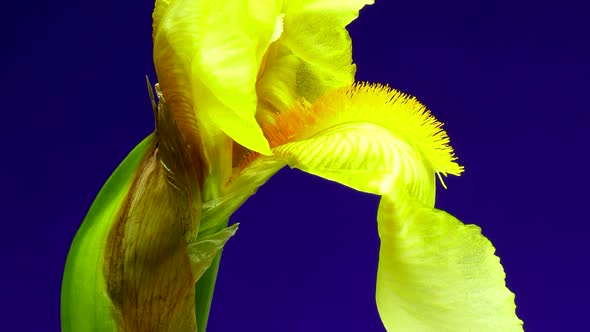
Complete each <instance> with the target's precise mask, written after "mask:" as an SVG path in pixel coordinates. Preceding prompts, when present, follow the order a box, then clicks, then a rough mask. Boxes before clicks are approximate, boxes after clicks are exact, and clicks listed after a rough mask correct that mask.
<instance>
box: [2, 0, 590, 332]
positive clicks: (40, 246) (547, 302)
mask: <svg viewBox="0 0 590 332" xmlns="http://www.w3.org/2000/svg"><path fill="white" fill-rule="evenodd" d="M581 3H582V2H581V1H580V3H574V2H573V1H559V2H557V1H555V2H548V1H524V0H512V1H508V0H506V1H488V2H480V1H434V0H433V1H392V0H381V1H379V0H378V3H377V4H376V5H374V6H371V7H367V8H366V9H364V10H363V11H362V12H361V16H360V18H359V19H358V20H357V21H355V22H354V23H353V24H352V25H351V26H350V31H351V35H352V37H353V41H354V58H355V61H356V63H357V65H358V73H357V79H359V80H368V81H372V82H381V83H389V84H390V85H392V86H393V87H396V88H398V89H400V90H403V91H405V92H407V93H410V94H413V95H415V96H417V97H418V98H419V99H420V100H421V101H422V102H423V103H425V104H426V105H427V106H428V107H429V108H430V109H431V110H432V111H433V113H434V114H435V115H436V116H437V117H438V118H439V119H441V120H442V121H443V122H445V123H446V125H445V128H446V129H447V131H448V133H449V135H450V137H451V140H452V145H453V146H454V147H455V150H456V152H457V155H458V156H459V158H460V159H459V160H460V162H461V163H462V164H463V165H465V168H466V172H465V173H464V175H463V176H461V177H459V178H449V179H448V180H447V184H448V186H449V189H448V190H441V191H439V194H438V201H437V205H438V207H439V208H442V209H445V210H447V211H449V212H451V213H452V214H454V215H456V216H457V217H459V218H460V219H461V220H463V221H464V222H467V223H476V224H478V225H480V226H481V227H482V228H483V232H484V234H485V235H486V236H488V237H489V238H490V239H491V240H492V242H493V243H494V244H495V246H496V248H497V254H498V255H499V256H500V257H501V259H502V262H503V264H504V267H505V270H506V272H507V275H508V276H507V284H508V286H509V287H510V288H511V289H512V290H513V291H515V293H516V302H517V306H518V308H517V312H518V314H519V316H520V317H521V318H522V319H523V320H524V321H525V327H526V328H527V331H580V330H583V327H584V326H586V325H587V323H586V322H587V312H588V309H589V308H590V306H589V305H588V298H590V290H589V287H590V286H589V283H588V272H587V271H586V267H587V265H588V261H589V260H588V255H587V254H588V249H587V239H588V231H589V230H590V226H589V225H588V222H589V221H590V220H589V218H588V212H587V211H588V205H587V198H588V196H589V195H588V188H589V185H590V183H589V178H590V176H588V174H587V169H586V168H587V165H588V163H587V160H588V158H587V154H588V151H589V149H588V131H589V129H590V128H589V123H590V122H589V115H588V98H587V95H588V91H589V88H590V84H589V83H590V79H589V77H590V57H589V55H590V52H589V50H590V46H589V41H590V38H589V31H590V28H589V27H588V23H587V22H588V18H587V13H588V10H587V9H586V8H583V7H582V5H581ZM152 6H153V3H152V2H151V1H141V2H140V1H113V0H104V1H96V2H86V1H62V2H53V1H52V2H40V1H37V2H35V1H33V2H31V1H28V2H22V1H21V2H16V1H13V2H10V3H7V4H3V5H2V7H3V8H2V10H1V12H0V15H1V17H0V18H1V19H0V28H1V30H0V31H2V37H1V38H2V39H1V43H0V45H1V46H0V56H1V62H0V63H1V65H2V69H1V71H0V84H1V89H0V101H1V103H0V111H1V112H2V113H1V120H0V124H1V126H2V130H1V132H0V135H1V136H0V138H1V140H2V141H1V142H2V149H1V154H0V155H1V157H0V158H1V163H0V164H1V166H0V167H1V168H2V169H1V171H2V175H3V179H2V186H1V188H2V189H1V191H2V199H1V202H2V203H1V209H2V210H1V212H0V216H1V217H0V218H1V219H2V223H1V224H2V231H1V232H0V234H1V235H0V236H1V241H0V252H1V255H2V261H1V265H0V266H1V269H2V270H1V273H0V287H1V288H0V294H2V295H1V296H0V298H1V303H2V314H1V316H2V323H1V324H0V326H1V329H3V330H7V331H58V330H59V293H60V284H61V276H62V270H63V265H64V262H65V258H66V254H67V251H68V247H69V244H70V242H71V240H72V238H73V236H74V234H75V232H76V230H77V228H78V226H79V224H80V222H81V220H82V218H83V217H84V215H85V214H86V211H87V209H88V208H89V206H90V204H91V202H92V200H93V199H94V197H95V195H96V194H97V192H98V191H99V189H100V188H101V186H102V184H103V183H104V181H105V180H106V179H107V177H108V176H109V175H110V174H111V172H112V171H113V170H114V169H115V167H116V166H117V165H118V163H119V162H120V161H121V160H122V159H123V158H124V157H125V155H126V154H127V153H128V152H129V151H130V150H131V149H132V147H133V146H135V145H136V144H137V143H138V142H139V141H140V140H141V139H142V138H144V137H145V136H146V135H147V134H149V133H150V132H151V131H152V129H153V120H152V116H151V109H150V105H149V100H148V97H147V92H146V88H145V82H144V75H145V74H149V75H150V77H151V78H152V80H153V81H155V80H156V79H155V73H154V70H153V65H152V58H151V53H152V43H151V10H152ZM377 204H378V199H377V197H374V196H371V195H367V194H362V193H358V192H355V191H353V190H349V189H347V188H345V187H342V186H340V185H338V184H335V183H329V182H327V181H323V180H320V179H317V178H314V177H312V176H310V175H307V174H304V173H302V172H299V171H296V170H288V169H285V170H282V171H281V172H280V173H279V174H278V175H277V176H275V177H274V178H273V179H271V180H270V181H269V182H268V183H267V184H266V185H265V186H264V187H262V188H261V189H260V190H259V192H258V193H257V194H256V195H255V196H253V197H252V198H251V199H250V200H249V201H248V202H247V203H246V204H245V205H244V206H243V207H242V208H241V209H240V210H239V211H238V212H237V213H236V214H235V215H234V218H233V219H232V220H233V221H239V222H241V227H240V230H239V232H238V234H237V235H236V237H234V238H233V239H232V240H230V242H229V243H228V245H227V247H226V250H225V252H224V257H223V260H222V266H221V272H220V277H219V279H218V287H217V289H216V296H215V298H214V302H213V309H212V314H211V319H210V326H209V331H211V332H216V331H235V330H240V331H384V329H383V327H382V326H381V323H380V320H379V316H378V314H377V310H376V307H375V304H374V287H375V286H374V284H375V273H376V268H377V253H378V236H377V228H376V222H375V214H376V209H377ZM8 327H9V328H8Z"/></svg>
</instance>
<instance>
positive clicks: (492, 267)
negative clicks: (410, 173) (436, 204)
mask: <svg viewBox="0 0 590 332" xmlns="http://www.w3.org/2000/svg"><path fill="white" fill-rule="evenodd" d="M377 218H378V224H379V235H380V238H381V248H380V253H379V268H378V272H377V294H376V298H377V306H378V309H379V314H380V316H381V319H382V321H383V324H384V325H385V327H386V328H387V330H388V331H433V332H434V331H436V332H441V331H453V332H461V331H494V332H496V331H522V330H523V328H522V321H520V320H519V319H518V317H517V316H516V313H515V309H516V306H515V304H514V294H512V293H511V292H510V290H508V289H507V288H506V286H505V282H504V278H505V274H504V270H503V268H502V265H501V264H500V260H499V258H498V257H497V256H495V255H494V251H495V249H494V247H493V245H492V244H491V243H490V241H488V240H487V239H486V238H485V237H484V236H483V235H482V234H481V231H480V229H479V227H477V226H475V225H464V224H463V223H461V222H460V221H459V220H457V219H456V218H455V217H453V216H451V215H450V214H448V213H446V212H444V211H441V210H437V209H434V208H432V207H428V206H425V205H424V204H422V203H421V202H419V201H417V200H414V199H412V198H410V196H409V195H408V194H407V193H404V190H403V189H401V190H395V191H394V192H392V193H391V194H390V195H385V196H383V198H382V199H381V203H380V206H379V212H378V217H377Z"/></svg>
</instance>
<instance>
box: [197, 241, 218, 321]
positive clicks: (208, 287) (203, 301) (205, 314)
mask: <svg viewBox="0 0 590 332" xmlns="http://www.w3.org/2000/svg"><path fill="white" fill-rule="evenodd" d="M220 261H221V251H220V252H219V253H218V254H217V256H215V259H214V260H213V262H212V263H211V266H210V267H209V269H207V271H206V272H205V274H203V276H202V277H201V278H200V279H199V281H197V286H196V292H195V312H196V315H197V331H198V332H205V331H206V329H207V321H208V319H209V311H210V310H211V300H212V299H213V291H214V290H215V282H216V281H217V272H218V271H219V262H220Z"/></svg>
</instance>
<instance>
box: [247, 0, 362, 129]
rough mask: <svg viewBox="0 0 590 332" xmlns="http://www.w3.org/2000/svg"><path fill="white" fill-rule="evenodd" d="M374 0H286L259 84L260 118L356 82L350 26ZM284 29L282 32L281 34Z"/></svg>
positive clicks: (264, 62) (265, 59) (265, 117)
mask: <svg viewBox="0 0 590 332" xmlns="http://www.w3.org/2000/svg"><path fill="white" fill-rule="evenodd" d="M371 3H373V1H367V0H353V1H350V0H348V1H317V0H305V1H299V0H291V1H285V3H284V6H283V8H282V14H281V16H280V17H279V20H277V28H275V32H277V33H275V35H276V36H277V39H276V41H274V42H273V43H272V44H271V45H270V47H269V48H268V51H267V53H266V55H265V58H264V61H263V65H262V67H261V72H260V73H259V80H258V83H257V89H258V97H259V109H258V117H259V121H260V122H264V121H265V120H268V116H269V113H270V114H272V113H276V112H281V111H284V110H286V109H287V108H289V107H291V106H292V105H293V104H294V103H295V102H296V100H297V99H298V98H305V99H306V100H308V101H310V102H313V101H314V100H315V99H316V98H317V97H318V96H320V95H322V94H324V93H325V92H327V91H328V90H330V89H333V88H337V87H342V86H348V85H350V84H352V83H353V81H354V73H355V66H354V64H353V63H352V45H351V40H350V36H349V34H348V31H347V30H346V26H347V25H348V24H349V23H350V22H351V21H352V20H354V19H355V18H356V17H357V16H358V12H359V10H360V9H361V8H362V7H363V6H364V5H366V4H371ZM279 32H280V33H279Z"/></svg>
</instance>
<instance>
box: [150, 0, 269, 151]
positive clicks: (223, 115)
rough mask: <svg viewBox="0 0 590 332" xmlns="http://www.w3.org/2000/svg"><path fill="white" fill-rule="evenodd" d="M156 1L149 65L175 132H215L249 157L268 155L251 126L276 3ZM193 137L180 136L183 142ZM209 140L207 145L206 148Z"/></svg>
mask: <svg viewBox="0 0 590 332" xmlns="http://www.w3.org/2000/svg"><path fill="white" fill-rule="evenodd" d="M261 4H262V2H260V1H239V0H225V1H221V2H212V1H203V0H198V1H189V0H170V1H165V0H159V1H158V2H157V3H156V10H155V11H154V33H153V36H154V63H155V66H156V71H157V73H158V77H159V80H160V86H161V88H162V91H163V95H164V97H165V98H166V100H167V101H168V103H169V106H170V109H171V110H172V112H173V113H174V115H175V119H177V121H178V122H179V127H181V131H183V133H184V132H187V131H192V132H196V130H197V128H199V129H201V127H204V128H203V129H204V130H203V131H204V134H205V135H207V134H209V133H210V134H211V135H210V136H215V135H217V133H216V131H217V130H221V131H223V132H224V133H226V134H227V135H229V136H230V137H232V138H233V139H234V140H236V141H237V142H238V143H240V144H242V145H244V146H246V147H248V148H249V149H251V150H254V151H259V152H261V153H267V154H268V153H270V151H269V149H268V144H267V142H266V141H265V140H264V136H263V135H262V132H261V130H260V128H259V127H258V124H257V123H256V121H255V119H254V115H255V112H256V105H257V98H256V77H257V73H258V70H259V67H260V64H261V61H262V57H263V55H264V51H265V50H266V48H267V47H268V44H269V43H270V40H271V38H272V32H273V30H274V27H275V21H276V16H277V15H278V10H279V9H278V6H279V5H280V3H277V2H276V1H270V2H265V3H264V4H265V6H262V5H261ZM187 135H191V134H185V136H187ZM208 139H209V140H214V138H212V137H209V138H207V137H205V138H204V140H205V144H208V143H209V142H207V140H208Z"/></svg>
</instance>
